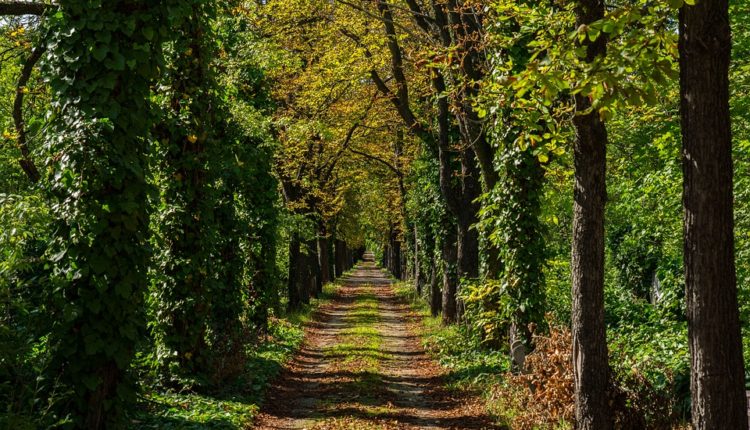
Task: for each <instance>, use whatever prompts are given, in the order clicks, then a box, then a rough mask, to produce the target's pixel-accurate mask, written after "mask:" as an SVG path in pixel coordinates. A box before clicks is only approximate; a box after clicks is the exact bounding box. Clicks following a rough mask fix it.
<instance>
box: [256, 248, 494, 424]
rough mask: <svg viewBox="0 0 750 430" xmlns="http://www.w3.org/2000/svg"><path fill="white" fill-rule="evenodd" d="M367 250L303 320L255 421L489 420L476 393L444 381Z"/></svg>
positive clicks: (411, 317)
mask: <svg viewBox="0 0 750 430" xmlns="http://www.w3.org/2000/svg"><path fill="white" fill-rule="evenodd" d="M367 257H369V258H367ZM367 257H366V261H365V262H364V263H361V264H359V265H358V266H357V268H356V269H355V270H354V271H353V273H352V274H351V275H350V276H349V277H347V278H346V279H344V280H343V281H342V287H341V288H339V291H338V293H337V294H336V296H335V297H334V298H333V300H332V301H331V302H330V303H329V304H327V305H326V306H324V307H322V308H321V309H320V310H319V312H318V315H317V317H316V318H315V320H314V321H313V322H311V323H310V324H308V327H307V328H306V337H305V343H304V345H303V347H302V349H301V350H300V351H299V352H298V353H297V355H296V356H295V358H294V360H292V362H290V363H289V365H288V366H287V369H286V370H285V372H284V374H283V375H282V376H281V378H280V379H279V380H278V381H277V382H276V384H274V386H272V387H271V389H270V391H269V395H268V398H267V401H266V405H265V406H264V408H263V410H262V411H261V414H260V416H259V417H258V420H257V423H256V427H255V428H256V429H310V430H313V429H318V430H323V429H490V428H495V427H493V426H492V424H491V420H490V419H489V418H488V417H487V416H485V415H483V413H482V411H481V410H482V409H481V407H480V404H479V401H478V400H477V399H474V398H471V396H465V395H456V396H452V395H451V393H449V392H448V391H447V390H445V389H444V387H443V384H442V378H443V375H444V370H443V369H442V368H440V366H438V365H437V364H436V363H435V362H434V361H433V360H431V359H430V358H429V357H428V356H427V354H426V353H425V351H424V350H423V348H422V346H421V343H420V340H419V337H418V335H416V334H415V333H416V324H418V323H419V321H418V317H417V316H416V315H415V314H413V313H412V312H411V311H410V309H409V306H408V304H406V303H404V302H402V301H401V300H400V299H399V298H398V297H397V296H396V295H395V294H394V292H393V288H392V286H391V283H390V281H389V280H388V278H387V277H386V276H385V275H384V274H383V272H381V271H380V269H378V268H377V267H376V266H375V264H374V263H373V262H372V256H367ZM456 397H460V398H456Z"/></svg>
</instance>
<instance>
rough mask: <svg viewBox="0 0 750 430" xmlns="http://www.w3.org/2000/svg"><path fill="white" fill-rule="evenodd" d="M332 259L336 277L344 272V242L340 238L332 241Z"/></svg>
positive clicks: (345, 268)
mask: <svg viewBox="0 0 750 430" xmlns="http://www.w3.org/2000/svg"><path fill="white" fill-rule="evenodd" d="M334 260H335V269H336V277H337V278H340V277H341V276H342V275H343V274H344V272H346V270H347V267H346V265H347V264H346V242H344V241H343V240H340V239H336V240H335V241H334Z"/></svg>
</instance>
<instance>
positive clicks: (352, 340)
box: [326, 287, 388, 392]
mask: <svg viewBox="0 0 750 430" xmlns="http://www.w3.org/2000/svg"><path fill="white" fill-rule="evenodd" d="M362 288H365V291H364V292H363V293H361V294H359V295H358V296H357V297H356V299H355V302H354V306H353V308H352V309H351V310H350V311H349V312H348V313H347V315H346V317H345V321H346V322H347V323H348V324H349V325H350V327H349V328H347V329H344V330H342V331H341V334H340V337H339V342H337V343H336V344H335V345H333V346H332V347H330V348H329V349H328V350H327V351H326V355H327V356H329V357H330V358H334V359H336V360H337V363H338V365H339V366H340V367H344V368H346V369H347V370H351V371H353V372H355V373H357V374H358V378H357V380H356V382H355V386H356V387H357V388H358V389H360V390H361V391H362V392H366V391H367V390H369V389H371V388H374V387H377V386H378V385H379V384H380V377H379V374H378V370H379V368H380V362H381V361H382V360H386V359H388V354H386V353H384V352H382V351H381V347H382V343H383V336H382V335H381V334H380V331H379V330H378V328H377V324H378V321H379V314H378V299H377V297H375V295H374V294H373V293H372V292H371V291H370V290H368V289H366V288H367V287H362Z"/></svg>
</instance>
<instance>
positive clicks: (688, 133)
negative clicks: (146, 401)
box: [0, 0, 747, 429]
mask: <svg viewBox="0 0 750 430" xmlns="http://www.w3.org/2000/svg"><path fill="white" fill-rule="evenodd" d="M153 3H154V2H148V1H145V0H144V1H141V0H119V1H111V2H107V4H106V5H103V4H101V2H98V1H94V0H91V1H80V0H76V1H73V0H63V1H60V2H59V3H55V4H54V5H51V4H41V3H19V2H0V14H4V15H13V16H23V17H24V18H21V19H20V20H19V19H18V18H14V20H10V21H8V22H7V29H8V31H9V32H11V31H13V32H15V34H14V35H12V36H8V39H9V41H10V42H11V45H13V46H11V48H12V49H11V50H10V51H9V52H21V53H22V54H23V59H22V60H21V66H17V67H15V69H10V70H14V71H15V72H16V73H15V74H14V75H13V76H12V79H13V80H15V79H16V76H20V79H18V80H17V81H16V82H14V84H13V85H12V86H13V92H14V93H15V94H16V97H15V100H14V101H15V103H14V108H13V114H12V115H4V116H7V118H6V119H7V120H9V121H10V122H8V124H9V127H10V128H9V130H10V131H8V132H6V134H7V136H6V137H5V139H6V141H7V142H10V143H12V145H11V146H13V148H14V151H17V154H16V153H15V152H14V153H13V156H12V157H9V160H10V161H8V160H4V161H3V164H2V166H3V168H4V169H6V170H7V171H8V172H9V175H7V177H9V178H13V179H10V180H4V181H5V182H3V187H4V189H3V191H4V192H8V193H13V194H14V195H17V196H16V197H13V198H12V199H11V198H8V199H6V201H7V202H10V203H7V207H12V208H13V211H10V210H6V209H5V206H4V208H3V210H4V212H3V217H2V218H1V219H2V220H3V222H4V223H5V224H7V225H9V226H13V228H9V229H8V231H13V232H14V233H11V234H10V235H9V236H8V237H7V238H6V239H7V240H6V239H4V240H5V241H4V242H3V249H2V251H3V253H4V254H3V255H4V256H5V260H6V261H4V262H3V263H4V264H3V266H2V268H3V275H4V276H3V282H4V288H7V290H8V292H9V293H8V297H12V298H13V299H12V300H11V301H10V302H9V304H8V305H7V306H6V308H7V309H8V311H7V312H6V316H5V321H8V322H9V324H8V325H9V326H12V327H15V328H17V329H18V333H22V332H23V333H25V334H30V335H31V336H32V337H33V338H42V339H44V340H43V341H42V342H41V344H36V343H34V342H26V341H19V344H20V345H23V348H20V349H18V352H13V353H12V354H8V356H9V357H10V356H12V357H14V358H13V360H15V361H16V362H18V366H17V367H18V368H19V369H23V368H24V365H25V364H26V363H27V362H30V361H33V359H31V358H29V357H35V358H34V359H36V360H38V361H39V362H40V363H42V364H41V365H40V366H38V367H43V368H44V372H43V373H44V374H45V375H46V376H47V379H46V381H47V382H46V386H45V388H44V389H43V390H42V391H43V394H42V395H39V394H37V393H35V394H34V395H33V396H37V397H41V398H43V399H44V401H45V402H48V403H49V404H50V405H52V406H51V408H50V410H52V411H54V412H55V414H56V415H54V414H53V415H54V417H55V418H54V419H57V420H60V422H64V421H65V420H68V421H69V423H71V424H72V425H73V426H75V427H81V428H102V427H107V426H114V425H116V424H117V423H118V422H119V420H120V419H121V417H122V415H123V414H122V412H123V410H124V407H125V405H127V404H128V403H129V402H130V401H132V399H133V397H134V393H135V391H134V390H135V388H136V384H135V382H134V381H132V380H131V379H130V378H131V376H132V372H131V370H132V366H131V363H132V361H133V357H134V356H135V354H136V352H137V350H138V351H145V352H146V353H147V354H150V356H151V357H153V360H152V363H153V364H154V367H155V368H157V369H158V372H157V373H158V374H159V375H160V380H161V381H163V383H164V384H166V385H172V386H183V387H184V386H191V387H200V386H203V385H212V384H218V383H220V382H221V381H222V380H225V379H227V378H229V377H231V376H233V375H236V374H238V373H239V372H242V370H243V356H244V351H245V348H246V343H247V341H248V339H249V338H250V337H249V336H248V335H249V333H250V332H253V331H263V329H264V327H265V325H266V322H267V319H268V316H269V313H278V312H280V310H281V309H280V308H281V307H283V306H284V305H285V306H286V308H288V309H289V310H292V311H294V310H297V309H300V308H301V307H303V305H304V304H305V303H307V302H309V300H310V298H311V297H314V296H315V295H317V294H318V293H319V292H320V291H321V289H322V286H323V285H324V284H325V283H326V282H328V281H331V280H333V279H334V278H335V277H338V276H340V275H341V274H342V273H343V272H344V271H346V270H347V269H349V268H350V267H351V266H352V264H353V263H354V261H355V260H356V259H357V258H358V257H360V256H361V254H362V252H363V251H364V249H365V247H370V248H373V249H375V250H376V251H377V252H378V254H379V256H380V257H381V261H382V263H383V265H384V266H385V267H386V268H388V269H389V270H390V271H391V273H392V274H394V276H395V277H397V278H401V279H406V278H409V279H411V280H413V282H414V283H415V287H416V289H417V290H418V291H419V292H420V294H423V295H424V296H426V297H427V298H428V300H429V301H430V305H431V309H432V312H433V314H434V315H441V317H442V320H443V321H444V323H446V324H453V323H456V322H457V321H460V320H463V321H465V322H467V324H471V325H474V326H476V327H479V328H480V331H481V336H482V337H483V338H484V340H485V341H486V342H487V343H488V344H489V345H492V346H494V347H502V346H503V345H508V346H507V348H508V349H509V350H510V353H511V356H512V357H513V361H514V366H515V367H516V369H517V370H521V369H522V368H523V362H524V357H525V355H526V354H527V353H528V351H529V350H531V349H533V348H534V345H533V335H534V334H535V333H543V332H544V331H545V330H546V329H547V326H548V324H549V323H550V320H549V318H548V316H547V314H548V312H550V311H551V310H554V309H560V308H567V309H566V310H565V311H564V312H557V314H558V315H557V316H558V317H559V318H558V321H552V323H553V324H554V323H562V324H569V325H570V327H571V328H572V332H573V362H574V364H575V366H574V369H575V390H576V396H575V397H576V419H577V423H578V426H579V427H580V428H591V429H607V428H612V426H613V425H614V423H613V422H612V419H613V417H612V414H610V413H609V404H608V401H609V399H608V394H607V391H608V389H609V387H610V384H611V379H612V377H613V375H612V374H611V371H610V363H609V362H608V361H609V351H608V348H607V337H606V334H607V326H606V325H605V322H606V317H607V312H608V309H607V308H605V297H606V296H605V284H606V282H607V279H608V276H609V275H608V271H607V270H608V269H607V264H606V261H607V259H606V258H605V257H606V255H607V252H608V242H609V249H610V252H613V253H615V254H616V255H615V260H616V261H618V262H621V264H619V263H618V264H619V266H618V267H619V268H618V269H617V270H618V274H619V275H618V276H619V278H622V279H625V281H623V283H624V284H625V283H628V282H631V279H634V278H638V281H637V282H639V283H640V284H639V285H638V286H637V288H640V289H643V288H644V287H643V285H646V284H648V285H647V286H646V288H648V287H651V286H652V284H654V283H653V282H652V279H656V280H657V281H658V276H657V275H658V274H657V273H656V269H655V268H654V267H653V266H656V265H658V263H659V262H656V263H654V262H652V263H648V264H645V263H644V264H641V265H639V266H638V265H636V264H634V263H633V262H632V260H633V259H632V258H630V257H629V256H630V254H628V253H627V252H629V251H628V249H631V248H633V245H632V244H631V242H632V241H637V240H640V239H638V238H639V237H636V236H635V235H633V234H630V233H629V231H630V230H628V228H631V225H630V224H635V221H633V220H626V222H622V223H621V224H623V228H622V229H620V230H617V231H615V232H610V231H605V223H606V222H607V221H608V220H607V218H606V217H605V211H607V210H608V209H607V206H606V203H607V185H608V181H610V183H611V181H612V172H613V171H614V172H615V173H616V174H617V175H618V176H617V179H618V180H619V179H620V178H622V177H625V176H626V175H622V174H621V173H620V172H619V171H618V170H617V169H627V168H628V167H629V166H630V165H631V160H629V159H627V157H624V158H625V161H617V165H616V166H615V167H614V168H613V167H611V166H608V165H607V161H608V156H607V150H608V148H612V147H615V148H616V150H617V151H620V147H619V146H618V145H619V142H616V141H615V140H614V139H613V141H612V142H610V141H609V140H610V138H611V136H612V135H614V136H621V135H622V132H621V129H622V127H620V124H621V123H622V122H623V121H627V120H632V122H633V123H636V124H638V123H639V122H641V121H639V118H637V117H636V118H632V116H635V115H644V117H643V118H644V122H646V121H645V118H646V117H647V116H646V115H647V114H648V115H650V116H648V118H651V119H652V120H654V119H653V118H654V117H656V118H657V119H656V120H654V121H662V122H668V120H663V119H659V118H658V115H653V114H652V113H648V112H649V109H657V110H658V108H659V107H660V106H663V105H670V103H671V102H676V100H669V94H671V89H672V88H674V91H678V90H679V92H680V94H681V96H680V98H679V100H680V101H681V108H680V112H681V115H682V118H681V127H680V128H679V129H680V130H681V133H682V146H683V149H682V151H683V163H682V165H683V170H684V191H683V199H684V211H685V219H684V242H683V244H684V258H685V262H684V266H682V265H680V266H679V269H678V271H680V270H682V269H683V267H684V273H685V276H684V278H681V279H684V282H685V288H686V292H687V294H686V297H687V302H686V315H685V316H686V319H687V322H688V326H689V331H690V332H689V338H690V349H691V355H692V371H691V373H690V375H691V378H692V384H691V387H692V400H693V401H692V417H693V422H694V424H695V426H696V428H744V426H746V425H747V423H746V418H745V414H746V413H745V407H746V405H745V398H744V393H743V383H742V375H743V373H744V372H743V361H742V346H741V340H742V339H741V335H740V317H739V313H738V300H737V286H736V277H735V275H734V273H735V268H734V261H735V259H734V248H733V240H734V229H733V210H734V206H735V205H734V204H733V200H732V192H733V186H732V172H733V166H732V139H731V129H730V127H731V123H730V112H729V103H728V102H729V89H730V87H729V81H728V68H729V67H730V54H731V52H730V48H731V45H732V44H731V40H730V38H729V15H728V5H727V4H726V2H721V1H719V0H702V1H700V2H699V3H698V4H697V5H693V4H688V5H683V4H682V2H671V3H669V4H663V3H661V2H650V1H645V0H643V1H640V0H639V1H633V2H625V3H617V4H613V5H607V6H606V7H605V4H604V3H603V2H601V1H599V0H581V1H577V2H570V3H555V2H553V3H549V4H546V3H545V4H527V3H525V2H517V1H514V0H496V1H492V2H490V3H489V4H486V2H479V1H474V0H444V1H430V2H428V1H421V0H403V1H389V0H368V1H349V0H336V1H327V0H284V1H282V0H268V1H264V2H242V1H227V2H208V1H204V0H193V1H161V2H156V3H155V4H153ZM691 3H692V2H691ZM733 7H736V6H733ZM678 14H679V16H677V15H678ZM29 16H42V17H43V18H41V20H35V19H30V18H28V17H29ZM19 29H25V30H24V31H20V30H19ZM19 32H20V33H19ZM11 34H12V33H11ZM743 34H744V33H743ZM16 42H18V43H17V44H16ZM42 57H44V61H43V63H42V67H41V70H39V71H35V68H34V65H35V64H36V62H37V61H38V60H39V59H40V58H42ZM678 66H679V73H680V74H679V76H680V79H679V88H677V84H676V83H675V82H674V77H675V76H676V72H677V70H678ZM38 75H39V76H42V77H44V79H45V80H46V84H38V85H37V89H34V90H29V87H32V88H33V85H32V84H30V82H31V83H33V82H34V80H35V79H36V78H37V76H38ZM5 80H8V78H6V79H5ZM665 92H666V93H668V94H667V95H664V94H663V93H665ZM736 93H737V92H736V91H735V94H736ZM24 95H26V96H27V97H26V98H24ZM45 112H49V114H48V115H46V116H45ZM664 116H667V115H664ZM47 119H48V121H47ZM613 130H614V133H613ZM644 133H645V134H647V135H648V136H649V137H648V138H647V139H646V143H645V144H647V145H650V144H651V143H652V140H653V138H654V136H652V135H651V134H650V132H648V131H646V132H644ZM610 157H611V156H610ZM42 159H44V161H43V164H42V162H40V160H42ZM11 163H12V164H13V165H14V166H15V167H14V169H11V168H9V167H8V166H10V164H11ZM632 164H633V165H634V164H636V163H635V161H632ZM22 174H24V175H26V178H21V177H20V175H22ZM19 178H20V179H19ZM670 180H672V182H675V181H682V180H683V178H682V177H679V176H678V177H677V179H674V178H672V177H670ZM22 182H24V184H23V185H20V184H21V183H22ZM28 183H33V184H36V185H28ZM571 187H572V191H573V192H572V193H571V192H570V191H571ZM562 194H564V195H565V196H567V195H568V194H572V196H570V197H561V195H562ZM566 199H567V200H566ZM18 202H22V203H23V204H19V203H18ZM29 205H31V209H28V207H29ZM551 206H558V207H556V208H555V210H554V211H551V210H550V207H551ZM611 207H612V205H610V208H611ZM24 208H26V209H24ZM14 211H15V212H14ZM5 213H7V214H9V216H7V217H6V216H5ZM17 213H20V214H23V215H22V216H21V217H18V216H16V214H17ZM11 214H12V215H13V216H10V215H11ZM32 215H33V216H32ZM608 215H609V214H608ZM24 217H25V219H27V220H28V221H24V222H16V221H13V222H16V224H11V221H8V220H10V219H13V220H15V219H19V218H24ZM666 217H667V218H668V216H666ZM628 223H630V224H628ZM5 224H4V225H5ZM551 227H552V228H551ZM558 236H559V237H558ZM644 236H646V235H645V234H644V235H643V236H640V238H641V239H642V237H644ZM633 237H636V239H633ZM4 238H5V236H4ZM19 238H20V239H19ZM629 241H631V242H629ZM628 247H631V248H628ZM654 247H655V248H660V246H659V245H654ZM563 248H565V249H564V250H561V249H563ZM632 252H633V253H636V254H644V255H647V256H651V255H655V254H656V253H655V252H653V253H652V252H641V251H639V250H637V249H636V251H632ZM560 256H564V259H565V260H568V261H569V263H563V265H562V266H561V267H563V270H561V271H560V273H553V272H551V270H550V261H553V262H554V261H559V259H557V260H556V259H555V258H556V257H560ZM636 257H637V258H641V257H642V255H637V256H636ZM644 258H645V257H644ZM649 258H650V257H649ZM654 260H657V258H656V257H654ZM649 264H650V265H649ZM631 266H632V267H631ZM635 266H638V267H635ZM646 266H648V267H646ZM631 268H632V269H633V270H631ZM634 272H637V273H635V274H634ZM620 275H622V276H620ZM561 279H564V280H561ZM569 279H570V281H568V280H569ZM644 279H645V281H644ZM568 282H569V283H568ZM633 282H635V281H633ZM678 283H679V282H677V284H678ZM5 284H7V286H5ZM282 284H285V286H283V287H282V286H281V285H282ZM656 284H658V282H656ZM550 285H564V286H565V287H566V288H567V287H568V286H569V287H570V290H572V294H567V292H566V293H565V294H562V295H558V296H554V297H551V298H550V299H548V297H547V296H548V294H550V293H551V294H558V293H559V291H557V290H554V289H553V288H551V287H550ZM657 293H658V291H656V292H655V293H654V295H657ZM282 300H286V303H282ZM555 301H560V303H557V302H555ZM568 304H569V305H568ZM28 310H34V312H27V311H28ZM39 310H43V311H44V312H45V313H46V316H44V317H41V318H38V319H36V320H34V318H33V317H30V316H29V315H36V314H37V313H38V311H39ZM680 312H681V311H680ZM560 315H564V316H562V317H561V316H560ZM30 321H36V323H35V324H29V322H30ZM717 333H721V336H720V337H718V338H717V336H716V335H717ZM21 338H22V335H18V336H16V337H14V339H21ZM144 339H145V340H144ZM6 349H7V350H10V349H11V348H6ZM38 349H41V350H43V351H45V353H44V354H41V358H40V356H39V355H35V353H34V352H33V351H35V350H38ZM11 367H12V366H11ZM27 367H28V366H27ZM14 372H15V371H14ZM24 378H25V377H24V376H23V375H20V376H19V375H15V376H14V377H13V378H9V379H14V380H17V381H24V380H29V379H30V378H27V377H26V379H24Z"/></svg>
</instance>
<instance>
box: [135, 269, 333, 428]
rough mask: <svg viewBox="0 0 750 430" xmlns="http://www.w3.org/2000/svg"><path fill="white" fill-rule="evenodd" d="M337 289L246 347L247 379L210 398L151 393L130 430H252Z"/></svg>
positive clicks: (272, 326) (276, 321)
mask: <svg viewBox="0 0 750 430" xmlns="http://www.w3.org/2000/svg"><path fill="white" fill-rule="evenodd" d="M336 288H338V287H337V286H335V285H330V284H329V285H326V287H325V288H324V290H323V294H322V295H321V297H320V298H319V299H317V300H313V301H312V303H311V304H310V305H308V306H305V307H304V308H303V309H302V310H301V311H299V312H295V313H293V314H287V315H285V316H284V318H282V319H273V318H272V319H271V321H270V324H269V337H268V339H266V340H265V341H263V342H262V343H260V344H258V345H252V346H248V362H247V365H246V370H245V374H244V375H242V376H241V377H240V378H238V380H237V381H235V382H234V383H232V384H231V385H229V386H226V387H224V388H223V389H222V390H217V391H215V392H212V393H210V394H198V393H192V392H188V393H179V392H175V391H162V390H158V389H150V390H149V389H147V390H146V392H145V393H144V394H143V397H142V399H141V401H140V402H139V404H138V407H137V409H136V411H134V412H133V413H131V416H130V426H129V427H128V428H131V429H137V430H140V429H143V430H145V429H185V430H191V429H195V430H197V429H219V430H236V429H247V428H250V427H251V426H252V423H253V419H254V418H255V416H256V414H257V413H258V410H259V409H260V405H261V403H262V401H263V397H264V395H265V391H266V388H267V387H268V385H269V384H270V382H271V381H272V380H273V379H274V378H275V377H276V376H277V375H278V374H279V372H280V371H281V369H282V368H283V365H284V363H285V362H286V361H287V360H289V358H290V357H291V356H292V355H293V354H294V353H295V352H296V351H297V349H298V348H299V347H300V345H301V344H302V340H303V338H304V329H303V326H304V324H305V323H306V322H307V321H309V320H310V318H311V316H312V314H313V311H314V310H315V309H316V308H317V307H318V306H320V304H322V303H324V302H326V301H328V300H330V298H331V296H332V295H333V294H334V293H335V290H336Z"/></svg>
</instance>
